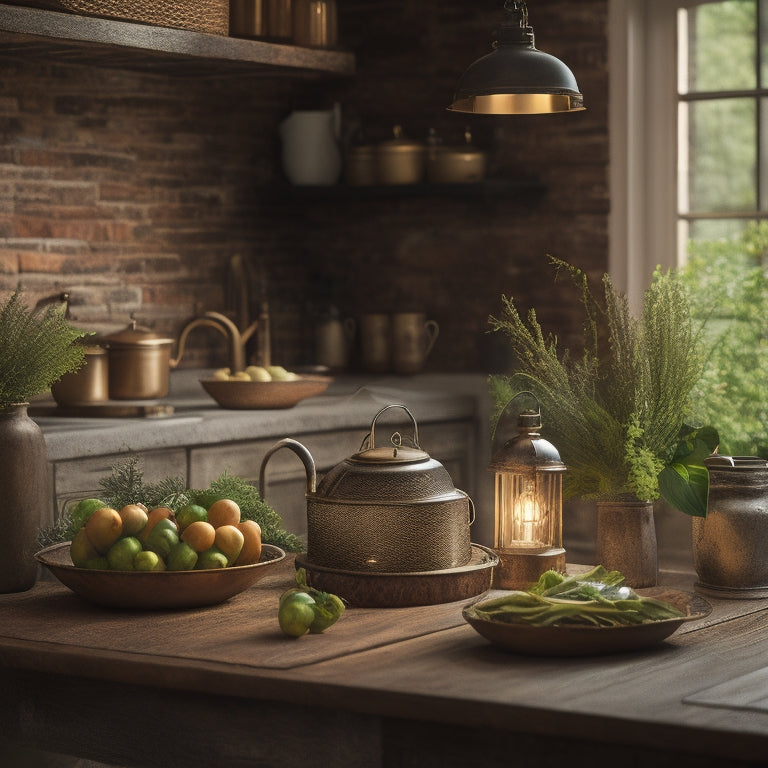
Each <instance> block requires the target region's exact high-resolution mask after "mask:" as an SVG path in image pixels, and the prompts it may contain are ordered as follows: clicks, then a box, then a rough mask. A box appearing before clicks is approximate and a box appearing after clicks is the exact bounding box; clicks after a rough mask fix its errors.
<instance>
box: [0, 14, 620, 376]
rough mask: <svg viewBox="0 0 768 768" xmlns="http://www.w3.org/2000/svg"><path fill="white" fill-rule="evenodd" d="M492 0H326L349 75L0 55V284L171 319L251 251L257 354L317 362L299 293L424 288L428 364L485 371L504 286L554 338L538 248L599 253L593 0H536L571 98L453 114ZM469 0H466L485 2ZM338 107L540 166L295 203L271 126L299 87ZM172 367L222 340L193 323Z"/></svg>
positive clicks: (373, 303) (549, 290)
mask: <svg viewBox="0 0 768 768" xmlns="http://www.w3.org/2000/svg"><path fill="white" fill-rule="evenodd" d="M501 5H502V4H501V2H495V0H488V2H486V3H482V4H480V3H475V2H473V3H467V2H459V0H442V1H441V2H437V0H422V1H420V2H416V0H379V1H377V2H368V1H362V0H340V2H339V7H340V19H341V34H340V37H341V43H342V45H343V47H345V48H347V49H350V50H353V51H354V52H355V53H356V55H357V62H358V75H357V76H356V77H355V78H354V80H353V81H351V82H348V81H330V82H322V81H321V82H319V83H318V82H312V83H309V84H305V83H301V82H298V83H294V82H291V81H289V80H287V79H285V78H282V77H272V76H267V77H246V78H243V77H231V76H230V77H228V78H213V79H199V78H173V77H162V76H155V75H144V74H138V73H134V72H125V71H119V70H106V69H97V68H86V67H80V66H72V65H67V64H64V63H57V62H56V61H51V60H46V61H37V60H30V59H28V58H25V57H23V56H20V55H18V54H14V53H5V54H4V55H3V57H2V58H0V291H2V292H3V293H4V294H7V292H8V291H10V290H12V289H13V288H15V287H16V285H18V284H21V285H22V286H23V287H24V288H25V289H26V291H27V293H28V298H29V300H30V301H36V300H37V299H38V298H41V297H43V296H47V295H51V294H53V293H56V292H58V291H61V290H64V289H66V290H69V291H70V292H71V294H72V312H73V317H74V319H75V320H77V321H79V322H82V323H88V324H92V325H94V326H99V327H106V326H109V327H117V326H122V325H124V324H125V323H126V322H127V320H128V315H129V314H130V313H131V312H135V313H136V316H137V318H138V319H139V321H140V322H141V323H142V324H145V325H148V326H151V327H153V328H155V329H157V330H160V331H162V332H165V333H170V334H173V335H175V334H177V333H178V331H179V329H180V327H181V324H182V323H183V321H184V320H185V319H186V318H188V317H189V316H191V315H192V314H193V312H194V310H195V306H196V305H197V304H202V305H204V306H205V308H209V309H224V308H228V307H230V306H231V302H230V300H229V296H228V294H227V280H226V274H227V265H228V263H229V260H230V258H231V257H232V256H233V255H235V254H241V255H243V256H245V257H246V258H248V259H249V260H250V261H251V262H252V263H253V265H254V271H255V272H256V274H257V277H256V278H255V279H254V285H253V294H254V296H258V293H259V290H260V288H261V286H262V284H263V287H264V289H265V290H266V292H267V295H268V298H269V300H270V307H271V312H272V329H273V334H272V341H273V355H274V356H275V357H276V358H278V359H279V360H278V361H279V362H284V363H286V364H289V365H290V364H297V363H309V362H312V359H311V357H312V355H311V347H312V343H311V338H312V336H311V328H312V320H313V316H312V310H313V309H314V308H316V307H318V306H320V305H322V304H323V303H324V302H334V303H336V304H337V305H338V306H339V308H340V309H341V311H342V313H343V314H345V315H347V314H348V315H354V314H356V313H358V312H360V311H361V310H362V309H366V308H372V307H381V308H383V309H386V310H390V309H397V308H401V307H402V308H410V307H419V308H422V309H424V311H426V312H427V313H428V314H429V315H430V316H431V317H433V318H434V319H436V320H437V321H438V322H439V324H440V327H441V334H440V338H439V340H438V343H437V345H436V347H435V350H434V352H433V355H432V358H431V360H430V362H429V365H430V368H431V369H433V370H443V371H452V370H466V369H468V370H487V369H488V367H489V366H490V361H489V355H490V351H489V347H492V344H491V340H489V339H488V338H487V336H486V334H485V331H486V328H487V317H488V315H489V314H491V313H493V312H495V311H497V310H498V307H499V296H500V294H501V293H507V294H513V295H515V296H516V297H519V298H520V300H521V301H522V302H523V303H524V304H530V305H535V306H536V307H537V310H538V311H539V315H540V317H541V319H542V321H543V322H544V323H545V324H546V325H547V327H548V328H551V329H552V330H553V331H556V332H557V333H558V334H559V335H560V336H561V337H563V338H564V339H565V340H566V341H569V340H571V338H572V337H571V334H574V335H578V331H579V329H578V327H576V326H575V324H574V322H573V317H574V313H575V312H576V311H578V306H577V303H576V301H575V297H574V296H573V295H572V294H571V293H570V292H568V291H566V290H565V288H564V287H559V286H558V287H555V288H553V286H552V279H551V273H550V272H549V271H548V270H547V269H546V255H547V254H548V253H551V254H553V255H557V256H560V257H562V258H566V259H568V260H570V261H572V262H574V263H577V264H579V265H580V266H582V267H584V268H586V269H588V270H589V271H590V273H591V274H593V275H594V276H595V277H597V276H598V275H599V274H600V273H601V272H602V271H603V270H604V269H605V267H606V264H607V215H608V208H609V200H608V187H607V183H608V182H607V178H608V136H607V111H608V98H607V91H608V74H607V68H606V47H607V46H606V23H607V0H581V1H580V2H578V3H574V2H567V0H535V2H532V3H530V4H529V9H530V20H531V23H532V25H533V27H534V29H535V31H536V35H537V38H536V39H537V44H538V47H540V48H541V49H542V50H545V51H547V52H549V53H552V54H554V55H557V56H559V57H561V58H562V59H563V60H564V61H566V62H567V63H568V64H569V65H570V66H571V68H572V69H573V70H574V73H575V74H576V77H577V80H578V81H579V85H580V87H581V89H582V91H583V92H584V94H585V99H586V103H587V107H588V109H587V111H586V112H582V113H578V114H571V115H560V116H546V117H543V116H532V117H508V118H488V117H485V118H473V119H472V120H470V121H467V120H466V118H465V117H462V116H459V115H455V114H452V113H448V112H446V111H445V106H446V105H447V104H448V102H449V100H450V96H451V94H452V91H453V89H454V87H455V85H456V82H457V79H458V77H459V75H460V74H461V72H462V71H463V69H464V67H466V66H467V65H468V64H469V63H470V62H471V61H473V60H474V59H475V58H477V57H478V56H480V55H482V54H484V53H486V52H487V51H488V49H489V42H490V36H491V31H492V30H493V28H494V27H495V25H496V24H497V22H498V20H499V19H500V16H501ZM479 6H482V7H479ZM334 100H338V101H340V102H341V104H342V109H343V112H344V116H345V126H346V128H347V131H349V130H350V129H351V127H352V126H354V125H356V124H358V123H359V124H361V125H362V126H363V127H364V128H365V130H366V133H367V135H368V136H369V138H371V139H378V138H386V137H387V136H388V135H389V132H390V131H391V128H392V126H393V125H394V124H395V123H400V124H402V125H403V126H404V127H405V129H406V131H407V133H408V134H409V135H410V136H412V137H414V138H423V137H424V136H425V135H426V132H427V131H428V129H429V128H430V127H434V128H436V129H437V130H438V132H439V133H440V134H441V135H442V136H444V137H445V138H446V139H447V140H458V139H459V138H460V136H461V133H462V132H463V128H464V125H465V124H466V123H467V122H469V123H470V124H471V127H472V130H473V134H474V136H475V138H476V141H477V142H478V143H479V144H481V145H483V146H484V147H487V148H488V149H490V150H491V151H492V155H491V163H490V175H491V176H492V177H493V178H494V179H497V180H503V179H510V178H511V179H515V178H529V177H533V176H538V177H539V178H540V179H541V181H542V182H543V184H544V190H543V191H542V192H536V193H534V192H531V193H528V194H525V195H523V196H521V197H516V198H515V197H511V198H508V197H499V198H498V199H489V200H484V199H481V198H445V197H429V196H428V197H424V198H407V199H401V200H375V201H371V200H364V201H355V200H352V201H344V200H341V201H340V200H337V199H334V198H332V197H330V198H329V199H327V200H312V201H295V200H294V201H292V200H290V198H286V197H285V196H284V195H282V194H278V193H279V192H280V191H281V190H283V189H284V188H285V184H286V183H285V181H284V179H283V176H282V172H281V167H280V142H279V138H278V134H277V125H278V123H279V121H280V119H281V118H282V117H283V116H285V114H287V112H288V111H289V110H290V108H291V107H292V106H294V105H297V106H302V105H311V104H329V103H331V102H333V101H334ZM192 341H193V343H194V345H195V347H196V348H197V349H195V348H194V347H193V350H192V352H191V354H190V356H189V357H188V358H187V359H186V360H185V364H189V365H197V364H201V363H210V364H218V362H219V360H223V356H221V355H219V354H218V353H211V354H210V355H208V354H207V353H206V351H205V349H204V347H205V346H206V345H207V344H208V343H218V339H207V338H204V337H202V336H201V337H200V338H198V339H194V340H192Z"/></svg>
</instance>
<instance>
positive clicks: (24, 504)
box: [0, 403, 50, 593]
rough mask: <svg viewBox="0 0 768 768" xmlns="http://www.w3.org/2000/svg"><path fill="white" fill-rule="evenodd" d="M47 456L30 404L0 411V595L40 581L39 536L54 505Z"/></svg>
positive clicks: (21, 590) (22, 589)
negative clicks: (49, 507) (46, 512)
mask: <svg viewBox="0 0 768 768" xmlns="http://www.w3.org/2000/svg"><path fill="white" fill-rule="evenodd" d="M48 483H49V473H48V455H47V452H46V448H45V438H44V437H43V433H42V431H41V430H40V427H38V426H37V424H36V423H35V422H34V421H33V420H32V419H31V418H30V417H29V416H28V415H27V404H26V403H22V404H18V405H12V406H10V407H8V408H0V497H1V498H2V504H1V505H0V593H7V592H23V591H25V590H27V589H29V588H30V587H32V586H34V584H35V581H36V580H37V569H38V567H37V561H36V560H35V552H36V551H37V549H38V538H37V537H38V533H39V530H40V522H41V520H42V515H43V511H44V509H45V506H46V504H47V503H49V499H50V496H49V493H48V491H49V484H48Z"/></svg>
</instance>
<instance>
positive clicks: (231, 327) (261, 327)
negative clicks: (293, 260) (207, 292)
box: [170, 302, 271, 373]
mask: <svg viewBox="0 0 768 768" xmlns="http://www.w3.org/2000/svg"><path fill="white" fill-rule="evenodd" d="M200 327H208V328H215V329H216V330H217V331H219V332H220V333H221V334H222V335H223V336H224V337H225V338H226V339H227V341H228V346H229V349H228V352H229V368H230V371H231V372H232V373H237V372H238V371H242V370H245V345H246V344H247V343H248V340H249V339H250V338H251V336H253V334H254V333H255V332H256V331H257V330H258V331H259V336H258V351H257V354H256V364H257V365H262V366H265V367H266V366H268V365H270V363H271V360H270V357H271V355H270V340H269V309H268V306H267V304H266V302H264V303H263V304H262V305H261V312H260V313H259V319H258V320H255V321H254V322H252V323H251V324H250V325H249V326H248V327H247V328H246V329H245V330H242V331H241V330H240V329H239V328H238V327H237V326H236V325H235V324H234V323H233V322H232V320H230V319H229V318H228V317H227V316H226V315H223V314H222V313H221V312H210V311H209V312H204V313H203V314H202V315H198V316H197V317H194V318H192V320H190V321H189V322H188V323H187V324H186V325H185V326H184V327H183V328H182V330H181V333H180V334H179V340H178V348H177V351H176V352H177V354H176V357H175V358H173V359H172V360H171V361H170V365H171V368H176V367H177V366H178V364H179V363H180V362H181V358H182V356H183V355H184V346H185V344H186V341H187V336H189V334H190V332H191V331H193V330H194V329H195V328H200Z"/></svg>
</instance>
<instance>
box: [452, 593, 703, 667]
mask: <svg viewBox="0 0 768 768" xmlns="http://www.w3.org/2000/svg"><path fill="white" fill-rule="evenodd" d="M635 591H636V592H637V594H638V595H645V596H647V597H654V598H656V599H657V600H663V601H664V602H667V603H669V604H670V605H673V606H674V607H675V608H677V609H678V610H679V611H681V612H682V614H683V615H682V616H680V617H677V618H673V619H660V620H658V621H647V622H645V623H643V624H628V625H621V626H616V627H593V626H583V625H578V624H559V625H558V624H554V625H552V626H544V627H537V626H533V625H530V624H513V623H505V622H501V621H492V620H490V619H486V618H484V617H480V616H478V614H477V613H476V612H475V607H476V606H477V605H481V604H482V600H481V601H479V602H478V603H474V604H473V605H470V606H467V607H466V608H464V610H463V611H462V615H463V616H464V619H465V620H466V621H467V623H468V624H470V626H471V627H472V628H473V629H474V630H475V631H476V632H478V633H479V634H480V635H482V636H483V637H484V638H485V639H486V640H489V641H490V642H491V643H492V644H493V645H495V646H497V647H498V648H501V649H502V650H505V651H511V652H513V653H521V654H525V655H529V656H561V657H565V656H599V655H603V654H609V653H621V652H626V651H637V650H640V649H644V648H648V647H651V646H654V645H658V644H659V643H661V642H662V640H665V639H666V638H668V637H669V636H670V635H672V634H673V633H674V632H676V631H677V630H678V629H679V628H680V626H681V625H682V624H683V623H684V622H686V621H695V620H696V619H703V618H705V617H706V616H708V615H709V613H710V612H711V611H712V606H711V605H710V604H709V603H708V602H707V601H706V600H704V599H703V598H701V597H699V596H698V595H692V594H689V593H688V592H680V591H678V590H676V589H669V588H667V587H647V588H645V589H638V590H635Z"/></svg>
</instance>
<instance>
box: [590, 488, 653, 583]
mask: <svg viewBox="0 0 768 768" xmlns="http://www.w3.org/2000/svg"><path fill="white" fill-rule="evenodd" d="M596 555H597V562H598V564H600V565H603V566H605V567H606V568H608V569H610V570H616V571H621V572H622V573H623V574H624V577H625V582H624V583H625V584H626V585H627V586H629V587H655V586H656V584H657V582H658V577H659V565H658V548H657V545H656V526H655V522H654V518H653V503H652V502H650V501H610V502H598V504H597V547H596Z"/></svg>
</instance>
